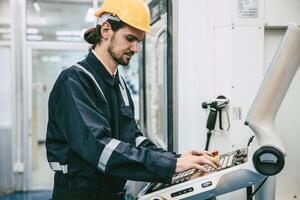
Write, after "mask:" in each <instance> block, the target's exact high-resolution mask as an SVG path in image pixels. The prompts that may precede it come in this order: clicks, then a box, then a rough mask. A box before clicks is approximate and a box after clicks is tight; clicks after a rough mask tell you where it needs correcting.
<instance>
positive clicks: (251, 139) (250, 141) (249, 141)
mask: <svg viewBox="0 0 300 200" xmlns="http://www.w3.org/2000/svg"><path fill="white" fill-rule="evenodd" d="M254 138H255V135H252V136H251V137H250V138H249V140H248V144H247V147H249V146H250V144H251V143H252V141H253V139H254Z"/></svg>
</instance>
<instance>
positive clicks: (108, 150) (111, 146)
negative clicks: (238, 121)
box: [98, 139, 120, 172]
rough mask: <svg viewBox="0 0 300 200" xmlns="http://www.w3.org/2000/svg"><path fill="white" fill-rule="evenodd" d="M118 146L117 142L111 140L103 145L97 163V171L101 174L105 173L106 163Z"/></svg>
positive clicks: (118, 142)
mask: <svg viewBox="0 0 300 200" xmlns="http://www.w3.org/2000/svg"><path fill="white" fill-rule="evenodd" d="M118 144H120V141H119V140H116V139H112V140H111V141H110V142H109V143H108V144H107V145H105V147H104V149H103V151H102V153H101V155H100V158H99V162H98V169H100V170H101V171H102V172H105V168H106V165H107V162H108V160H109V158H110V156H111V154H112V153H113V151H114V150H115V149H116V147H117V146H118Z"/></svg>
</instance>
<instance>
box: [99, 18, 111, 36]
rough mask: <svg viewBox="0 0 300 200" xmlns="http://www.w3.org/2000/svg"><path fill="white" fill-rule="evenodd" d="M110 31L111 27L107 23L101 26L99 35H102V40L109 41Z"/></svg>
mask: <svg viewBox="0 0 300 200" xmlns="http://www.w3.org/2000/svg"><path fill="white" fill-rule="evenodd" d="M111 32H112V29H111V25H110V24H109V23H108V22H104V23H103V24H102V25H101V35H102V39H103V40H107V39H109V37H110V35H111Z"/></svg>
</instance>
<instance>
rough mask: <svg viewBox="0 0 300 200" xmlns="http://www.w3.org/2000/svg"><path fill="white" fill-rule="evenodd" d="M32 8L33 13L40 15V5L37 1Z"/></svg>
mask: <svg viewBox="0 0 300 200" xmlns="http://www.w3.org/2000/svg"><path fill="white" fill-rule="evenodd" d="M33 7H34V9H35V11H36V12H37V13H40V12H41V7H40V4H39V3H38V2H37V1H35V2H34V3H33Z"/></svg>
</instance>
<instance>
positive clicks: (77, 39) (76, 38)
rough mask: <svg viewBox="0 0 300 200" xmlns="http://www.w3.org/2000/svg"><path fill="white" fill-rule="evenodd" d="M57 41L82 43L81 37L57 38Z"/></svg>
mask: <svg viewBox="0 0 300 200" xmlns="http://www.w3.org/2000/svg"><path fill="white" fill-rule="evenodd" d="M56 40H57V41H68V42H81V41H82V38H81V37H68V36H58V37H56Z"/></svg>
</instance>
